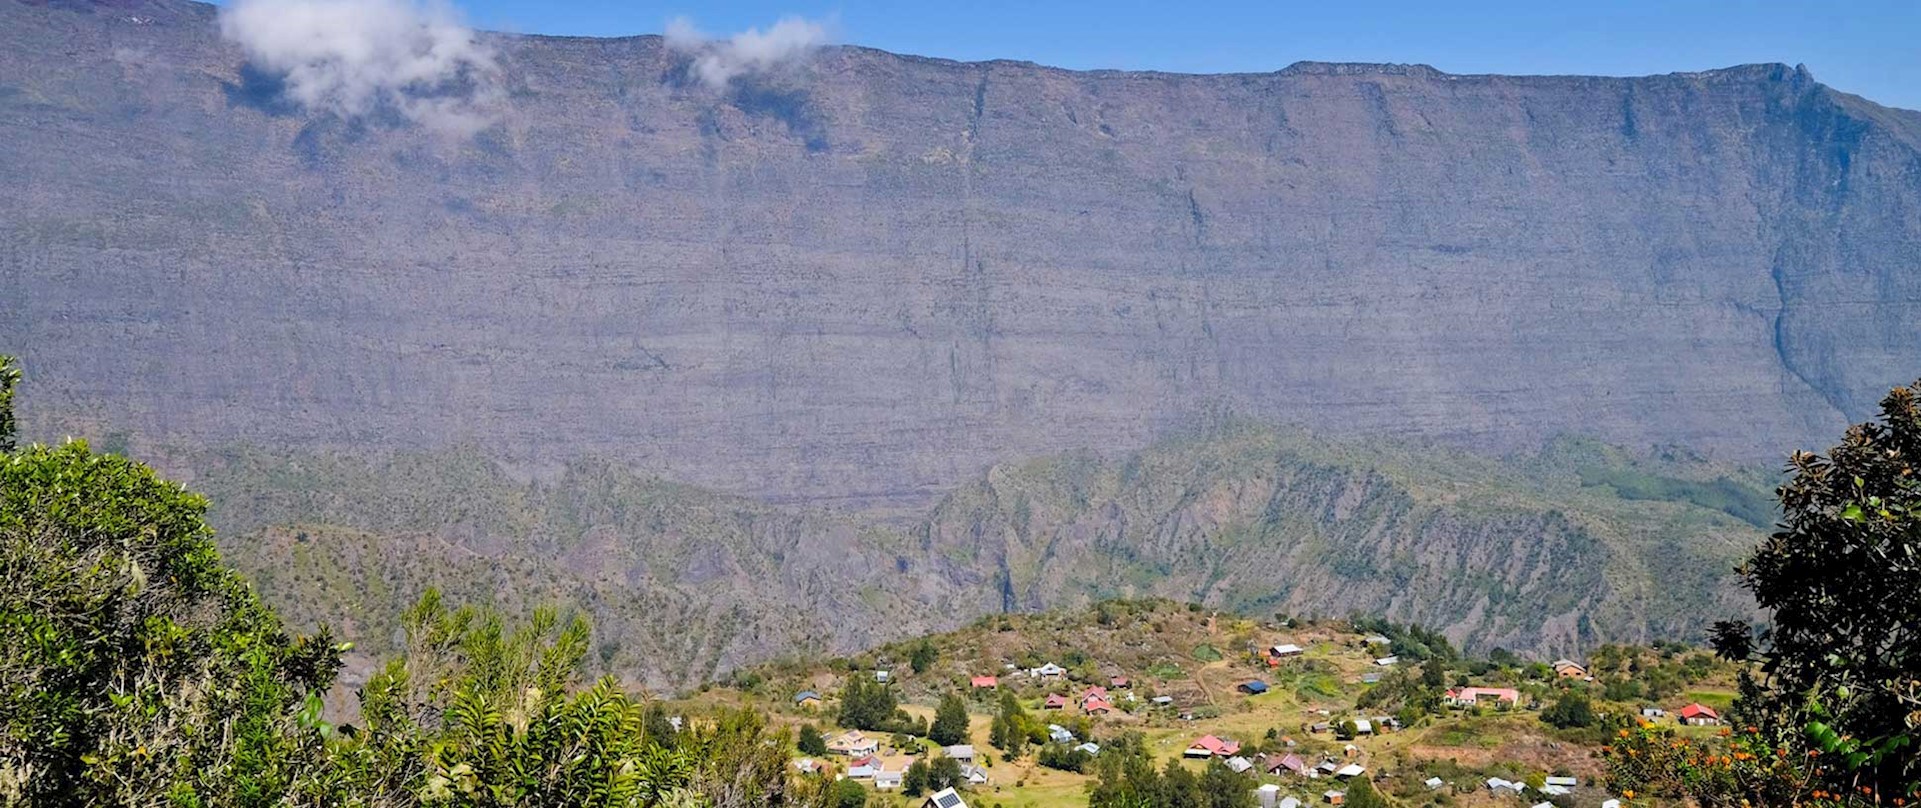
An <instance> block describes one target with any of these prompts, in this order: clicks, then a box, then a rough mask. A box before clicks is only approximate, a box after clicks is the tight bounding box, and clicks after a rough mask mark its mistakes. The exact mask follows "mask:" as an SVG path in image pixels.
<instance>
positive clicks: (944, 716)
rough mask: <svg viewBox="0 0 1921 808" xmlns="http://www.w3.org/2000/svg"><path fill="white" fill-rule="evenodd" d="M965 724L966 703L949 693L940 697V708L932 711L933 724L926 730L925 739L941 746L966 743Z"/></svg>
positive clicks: (966, 721) (966, 722)
mask: <svg viewBox="0 0 1921 808" xmlns="http://www.w3.org/2000/svg"><path fill="white" fill-rule="evenodd" d="M967 724H968V720H967V704H966V702H963V701H961V697H960V696H957V695H954V694H951V693H950V694H948V695H945V696H942V697H941V700H940V706H939V707H938V708H936V709H935V710H934V723H933V725H932V726H931V727H929V728H928V730H927V737H928V739H929V740H932V741H933V742H934V743H937V744H940V745H942V746H952V745H954V744H958V743H966V742H967Z"/></svg>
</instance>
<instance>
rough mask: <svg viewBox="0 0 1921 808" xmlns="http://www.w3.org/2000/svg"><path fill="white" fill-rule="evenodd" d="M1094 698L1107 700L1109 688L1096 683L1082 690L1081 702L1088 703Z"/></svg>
mask: <svg viewBox="0 0 1921 808" xmlns="http://www.w3.org/2000/svg"><path fill="white" fill-rule="evenodd" d="M1094 699H1100V700H1101V701H1106V700H1107V688H1105V687H1101V686H1100V685H1094V686H1091V687H1089V688H1087V689H1086V690H1083V691H1081V697H1080V703H1082V704H1086V703H1088V702H1089V701H1092V700H1094Z"/></svg>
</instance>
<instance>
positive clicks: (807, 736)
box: [795, 724, 827, 756]
mask: <svg viewBox="0 0 1921 808" xmlns="http://www.w3.org/2000/svg"><path fill="white" fill-rule="evenodd" d="M795 745H796V746H798V747H799V748H800V752H801V754H803V755H815V756H819V755H825V754H827V739H826V738H823V737H821V734H820V728H819V727H816V726H814V725H813V724H804V725H802V726H801V728H800V738H799V740H798V741H796V742H795Z"/></svg>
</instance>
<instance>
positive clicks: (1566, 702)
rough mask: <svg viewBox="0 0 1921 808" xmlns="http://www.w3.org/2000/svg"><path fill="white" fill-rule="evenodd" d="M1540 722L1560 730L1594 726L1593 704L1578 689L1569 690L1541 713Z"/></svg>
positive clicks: (1585, 694)
mask: <svg viewBox="0 0 1921 808" xmlns="http://www.w3.org/2000/svg"><path fill="white" fill-rule="evenodd" d="M1541 720H1542V721H1545V722H1547V723H1548V724H1549V725H1550V726H1554V727H1559V728H1561V729H1577V728H1580V727H1591V726H1594V703H1593V702H1591V701H1589V700H1588V695H1587V693H1585V692H1583V691H1581V690H1580V689H1578V688H1577V689H1573V690H1569V691H1567V692H1566V693H1562V694H1561V697H1560V698H1558V699H1555V700H1554V703H1553V704H1551V705H1548V708H1547V709H1545V710H1542V711H1541Z"/></svg>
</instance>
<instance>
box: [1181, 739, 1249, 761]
mask: <svg viewBox="0 0 1921 808" xmlns="http://www.w3.org/2000/svg"><path fill="white" fill-rule="evenodd" d="M1240 752H1241V744H1240V742H1239V741H1230V740H1226V739H1224V738H1216V737H1214V736H1212V735H1203V736H1201V737H1200V738H1199V739H1197V740H1195V741H1194V743H1192V744H1189V745H1188V747H1187V751H1186V752H1183V753H1182V755H1184V756H1186V757H1191V758H1206V757H1233V756H1235V755H1238V754H1240Z"/></svg>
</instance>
